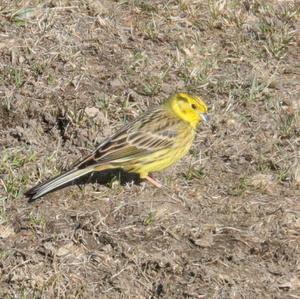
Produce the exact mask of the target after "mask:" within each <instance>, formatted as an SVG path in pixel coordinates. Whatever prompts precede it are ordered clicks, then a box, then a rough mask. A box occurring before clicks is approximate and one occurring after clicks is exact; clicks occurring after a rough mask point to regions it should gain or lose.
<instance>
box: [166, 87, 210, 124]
mask: <svg viewBox="0 0 300 299" xmlns="http://www.w3.org/2000/svg"><path fill="white" fill-rule="evenodd" d="M168 103H169V105H170V106H171V109H172V110H173V112H175V113H176V115H177V116H178V117H180V118H181V119H182V120H184V121H186V122H188V123H189V124H190V125H191V126H192V127H193V128H196V127H197V125H198V124H199V122H201V121H202V120H203V121H205V122H206V121H207V120H208V117H207V114H206V113H207V106H206V104H205V103H204V101H203V100H202V99H201V98H200V97H197V96H192V95H190V94H187V93H177V94H175V95H174V96H173V97H171V98H170V99H169V101H168Z"/></svg>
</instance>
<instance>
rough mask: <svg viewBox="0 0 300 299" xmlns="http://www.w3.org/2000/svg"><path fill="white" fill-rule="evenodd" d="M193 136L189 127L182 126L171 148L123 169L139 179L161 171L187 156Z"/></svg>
mask: <svg viewBox="0 0 300 299" xmlns="http://www.w3.org/2000/svg"><path fill="white" fill-rule="evenodd" d="M194 136H195V131H194V130H193V129H192V128H191V127H190V126H184V128H183V129H182V130H181V131H180V132H179V134H178V136H177V137H176V142H175V144H174V146H173V147H170V148H166V149H162V150H160V151H157V152H155V153H152V154H149V155H147V156H145V157H143V158H142V159H137V160H136V161H134V162H133V161H132V162H131V165H130V166H129V165H128V167H124V168H125V170H127V171H130V172H135V173H139V174H140V177H141V178H144V177H146V176H147V175H148V173H151V172H158V171H162V170H164V169H165V168H168V167H169V166H171V165H173V164H174V163H175V162H177V161H178V160H180V159H181V158H182V157H183V156H184V155H186V154H187V152H188V151H189V149H190V147H191V145H192V143H193V140H194Z"/></svg>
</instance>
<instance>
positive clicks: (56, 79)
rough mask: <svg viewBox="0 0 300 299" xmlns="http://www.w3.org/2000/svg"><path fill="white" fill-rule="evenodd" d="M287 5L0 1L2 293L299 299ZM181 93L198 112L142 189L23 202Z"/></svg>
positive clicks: (296, 139) (299, 134) (66, 192)
mask: <svg viewBox="0 0 300 299" xmlns="http://www.w3.org/2000/svg"><path fill="white" fill-rule="evenodd" d="M299 11H300V6H299V3H297V1H273V2H272V1H267V2H266V1H260V0H251V1H250V0H249V1H248V0H246V1H234V0H232V1H229V0H228V1H226V0H225V1H214V0H211V1H192V0H182V1H179V0H178V1H137V0H130V1H108V0H106V1H92V0H85V1H67V0H61V1H42V2H41V1H4V2H3V1H2V3H1V4H0V98H1V102H0V145H1V157H0V201H1V206H0V273H1V275H0V296H1V298H92V297H96V298H153V299H154V298H300V279H299V276H300V268H299V262H300V250H299V244H300V243H299V238H300V233H299V229H300V208H299V196H300V191H299V185H300V164H299V159H300V156H299V148H300V130H299V128H300V104H299V96H300V89H299V81H300V73H299V67H300V65H299V46H300V44H299V40H300V39H299V28H300V23H299ZM179 90H185V91H190V92H194V93H197V94H199V95H202V96H203V97H204V98H205V99H206V100H207V102H208V104H209V107H210V113H211V122H210V125H209V126H203V127H201V130H200V132H199V136H198V138H197V140H196V142H195V145H194V147H193V149H192V150H191V152H190V155H188V156H187V157H186V158H185V159H184V160H183V161H181V162H180V163H178V164H177V165H176V166H175V167H174V168H173V169H170V170H168V171H167V172H166V173H164V174H163V175H159V174H158V175H157V177H158V178H160V179H161V180H162V181H163V182H164V184H165V185H166V186H167V190H165V191H164V192H163V193H162V192H161V191H160V190H156V189H154V188H153V187H152V186H149V185H143V184H142V185H132V184H129V185H126V186H122V185H120V184H119V183H118V180H116V179H112V181H111V183H109V184H108V185H107V186H103V185H99V184H98V185H97V184H87V185H86V186H84V187H83V188H81V189H79V188H78V187H76V186H73V187H70V188H66V189H63V190H60V191H57V192H55V193H52V194H50V195H48V196H45V198H43V199H42V200H40V201H38V202H36V203H34V204H28V203H27V201H26V200H25V198H24V197H23V195H22V194H23V192H24V191H25V190H26V189H27V188H28V187H30V186H32V185H34V184H35V183H36V182H37V181H41V180H44V179H46V178H48V177H51V176H52V175H55V174H57V173H59V172H60V171H61V170H62V169H64V168H67V167H68V165H70V164H71V163H72V162H73V161H74V160H76V159H78V158H80V157H82V156H83V155H84V154H86V153H87V152H89V151H90V150H91V149H93V148H94V146H95V145H96V144H97V143H98V142H99V141H100V140H101V139H102V138H103V137H104V136H106V135H109V134H110V132H111V131H113V130H115V127H116V126H119V125H121V124H122V123H124V122H126V121H128V120H131V119H132V118H134V117H135V116H136V115H138V114H139V113H140V112H141V111H142V110H144V109H145V108H146V107H147V106H149V105H155V104H156V103H157V102H159V101H160V100H162V99H164V98H165V97H167V96H168V95H170V94H172V93H174V92H176V91H179Z"/></svg>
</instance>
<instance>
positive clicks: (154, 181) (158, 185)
mask: <svg viewBox="0 0 300 299" xmlns="http://www.w3.org/2000/svg"><path fill="white" fill-rule="evenodd" d="M144 179H146V180H147V181H148V182H150V183H151V184H152V185H154V186H155V187H157V188H162V186H163V185H162V184H161V183H160V182H158V181H156V180H155V179H153V178H152V177H151V176H149V175H147V176H145V177H144Z"/></svg>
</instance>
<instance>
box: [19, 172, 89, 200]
mask: <svg viewBox="0 0 300 299" xmlns="http://www.w3.org/2000/svg"><path fill="white" fill-rule="evenodd" d="M93 171H94V167H86V168H83V169H72V170H70V171H67V172H66V173H64V174H61V175H59V176H57V177H55V178H53V179H50V180H49V181H47V182H45V183H42V184H39V185H37V186H35V187H33V188H31V189H29V190H28V191H26V192H25V193H24V195H25V196H27V197H29V201H34V200H36V199H37V198H39V197H41V196H43V195H45V194H47V193H49V192H52V191H55V190H57V189H58V188H60V187H62V186H64V185H66V184H67V183H69V182H71V181H73V180H75V179H78V178H80V177H82V176H84V175H85V174H88V173H91V172H93Z"/></svg>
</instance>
